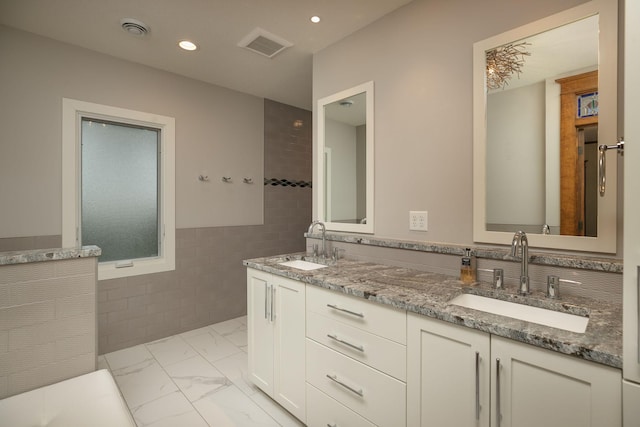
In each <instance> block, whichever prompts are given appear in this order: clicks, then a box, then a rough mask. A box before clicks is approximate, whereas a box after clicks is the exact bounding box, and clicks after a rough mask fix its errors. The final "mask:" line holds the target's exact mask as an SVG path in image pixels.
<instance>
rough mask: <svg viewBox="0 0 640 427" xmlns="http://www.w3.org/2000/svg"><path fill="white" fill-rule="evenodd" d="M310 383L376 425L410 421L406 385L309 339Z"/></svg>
mask: <svg viewBox="0 0 640 427" xmlns="http://www.w3.org/2000/svg"><path fill="white" fill-rule="evenodd" d="M306 360H307V382H308V383H309V384H311V385H312V386H315V387H316V388H318V389H319V390H320V391H322V392H324V393H326V394H327V395H329V396H330V397H332V398H334V399H335V400H337V401H338V402H340V403H342V404H343V405H345V406H346V407H348V408H349V409H351V410H353V411H355V412H356V413H358V414H359V415H362V416H363V417H365V418H366V419H368V420H369V421H371V422H373V423H374V424H376V425H378V426H381V427H384V426H389V427H400V426H404V425H405V424H406V400H407V396H406V389H407V387H406V384H405V383H403V382H401V381H398V380H397V379H395V378H392V377H390V376H389V375H386V374H383V373H382V372H380V371H377V370H375V369H373V368H371V367H369V366H367V365H364V364H362V363H360V362H358V361H356V360H353V359H351V358H349V357H347V356H344V355H342V354H340V353H338V352H336V351H334V350H331V349H330V348H327V347H325V346H323V345H321V344H318V343H317V342H315V341H313V340H311V339H308V338H307V356H306Z"/></svg>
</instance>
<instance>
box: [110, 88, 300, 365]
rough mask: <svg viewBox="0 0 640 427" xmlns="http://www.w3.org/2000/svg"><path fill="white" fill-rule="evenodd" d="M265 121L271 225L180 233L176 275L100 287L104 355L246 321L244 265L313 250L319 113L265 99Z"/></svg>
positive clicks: (117, 281) (267, 206)
mask: <svg viewBox="0 0 640 427" xmlns="http://www.w3.org/2000/svg"><path fill="white" fill-rule="evenodd" d="M264 114H265V117H264V126H265V130H264V177H265V183H266V184H265V185H264V224H263V225H253V226H237V227H209V228H188V229H178V230H176V270H175V271H172V272H167V273H157V274H151V275H145V276H137V277H129V278H123V279H113V280H102V281H100V282H99V283H98V290H99V291H98V340H99V353H101V354H102V353H107V352H110V351H114V350H117V349H120V348H125V347H129V346H132V345H136V344H140V343H143V342H147V341H150V340H154V339H158V338H162V337H166V336H168V335H173V334H176V333H179V332H183V331H186V330H189V329H194V328H198V327H201V326H206V325H209V324H211V323H216V322H220V321H223V320H227V319H230V318H233V317H237V316H241V315H244V314H245V313H246V306H247V290H246V269H245V267H244V266H243V265H242V260H244V259H247V258H256V257H261V256H269V255H275V254H278V253H287V252H298V251H303V250H304V249H305V239H304V232H305V231H306V229H307V227H308V226H309V224H310V222H311V187H310V186H308V185H307V186H304V184H299V183H301V182H302V183H307V184H308V183H310V181H311V176H312V169H311V157H312V156H311V150H312V147H311V112H310V111H306V110H302V109H299V108H295V107H291V106H288V105H285V104H280V103H277V102H274V101H270V100H265V103H264ZM276 181H277V185H272V183H273V182H276ZM286 182H289V183H291V184H294V185H295V186H292V185H287V184H286Z"/></svg>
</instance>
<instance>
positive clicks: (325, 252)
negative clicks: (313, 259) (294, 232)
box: [307, 220, 327, 258]
mask: <svg viewBox="0 0 640 427" xmlns="http://www.w3.org/2000/svg"><path fill="white" fill-rule="evenodd" d="M316 225H317V226H318V227H320V231H321V232H322V258H326V257H327V245H326V238H325V231H326V228H325V227H324V224H323V223H322V222H320V221H317V220H316V221H313V222H312V223H311V225H310V226H309V230H307V233H309V234H311V233H313V229H314V228H315V227H316Z"/></svg>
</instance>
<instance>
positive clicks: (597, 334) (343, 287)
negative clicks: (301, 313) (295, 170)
mask: <svg viewBox="0 0 640 427" xmlns="http://www.w3.org/2000/svg"><path fill="white" fill-rule="evenodd" d="M301 258H303V259H306V260H309V261H316V262H318V261H317V260H314V259H313V257H310V256H307V255H305V254H303V253H298V254H290V255H281V256H274V257H268V258H256V259H251V260H246V261H244V265H245V266H247V267H251V268H255V269H257V270H262V271H266V272H268V273H273V274H276V275H279V276H283V277H288V278H291V279H295V280H299V281H302V282H304V283H308V284H310V285H314V286H319V287H322V288H326V289H331V290H334V291H338V292H342V293H344V294H347V295H352V296H355V297H359V298H364V299H366V300H369V301H373V302H375V303H379V304H386V305H391V306H393V307H396V308H399V309H403V310H407V311H408V312H411V313H418V314H421V315H424V316H428V317H433V318H436V319H440V320H444V321H446V322H450V323H454V324H457V325H463V326H466V327H469V328H473V329H478V330H480V331H484V332H488V333H491V334H494V335H498V336H501V337H505V338H510V339H513V340H515V341H520V342H523V343H527V344H532V345H535V346H538V347H542V348H546V349H550V350H554V351H557V352H560V353H564V354H568V355H572V356H576V357H579V358H581V359H585V360H589V361H593V362H597V363H602V364H604V365H608V366H612V367H614V368H622V306H621V305H618V304H612V303H609V302H604V301H598V300H592V299H587V298H581V297H573V296H562V298H561V299H559V300H550V299H548V298H546V296H545V295H544V293H542V292H538V291H534V292H532V293H531V295H528V296H526V297H522V296H520V295H517V293H516V289H515V287H508V288H507V289H505V290H499V291H497V290H495V289H492V288H491V285H490V284H489V283H483V282H479V283H477V284H474V285H472V286H465V285H464V284H463V283H462V282H461V281H460V280H458V278H457V277H453V276H447V275H444V274H438V273H430V272H424V271H419V270H415V269H410V268H404V267H395V266H389V265H383V264H376V263H371V262H363V261H353V260H348V259H341V260H339V261H338V262H337V263H336V262H334V263H329V264H332V265H329V267H327V268H321V269H318V270H311V271H304V270H299V269H296V268H291V267H286V266H283V265H279V263H280V262H283V261H289V260H294V259H301ZM321 263H326V262H321ZM462 293H473V294H478V295H483V296H489V297H493V298H498V299H502V300H507V301H513V302H519V303H525V304H527V305H532V306H537V307H542V308H549V309H553V310H556V311H562V312H566V313H571V314H578V315H583V316H585V315H586V316H588V317H589V324H588V326H587V330H586V331H585V333H583V334H581V333H575V332H568V331H565V330H561V329H556V328H552V327H548V326H542V325H538V324H535V323H530V322H525V321H522V320H518V319H513V318H510V317H504V316H499V315H494V314H491V313H486V312H482V311H477V310H472V309H468V308H464V307H460V306H456V305H450V304H448V301H449V300H451V299H452V298H455V297H456V296H458V295H460V294H462Z"/></svg>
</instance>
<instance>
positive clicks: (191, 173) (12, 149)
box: [0, 26, 264, 237]
mask: <svg viewBox="0 0 640 427" xmlns="http://www.w3.org/2000/svg"><path fill="white" fill-rule="evenodd" d="M0 58H2V61H1V62H0V93H1V94H2V102H1V103H0V129H2V137H1V138H2V139H1V140H0V150H1V151H0V153H1V155H0V171H2V172H1V174H2V175H1V177H2V179H0V200H2V221H0V237H26V236H48V235H59V234H61V221H62V219H61V168H62V163H61V155H62V154H61V146H62V131H61V123H62V98H63V97H66V98H73V99H78V100H81V101H88V102H94V103H99V104H105V105H110V106H115V107H121V108H127V109H132V110H138V111H144V112H149V113H157V114H161V115H166V116H171V117H174V118H175V119H176V227H177V228H192V227H212V226H237V225H255V224H261V223H262V222H263V218H262V206H263V200H262V191H260V190H261V189H260V186H259V185H256V186H253V187H251V186H248V185H244V184H242V178H243V177H252V178H253V179H254V181H256V182H261V181H262V177H263V144H264V136H263V132H264V123H263V121H264V111H263V99H262V98H257V97H255V96H251V95H246V94H243V93H240V92H236V91H232V90H229V89H225V88H222V87H218V86H213V85H210V84H206V83H202V82H198V81H196V80H192V79H188V78H184V77H180V76H177V75H175V74H171V73H167V72H164V71H160V70H156V69H153V68H149V67H145V66H142V65H138V64H134V63H131V62H127V61H122V60H119V59H116V58H113V57H110V56H107V55H103V54H99V53H96V52H92V51H89V50H86V49H82V48H78V47H75V46H71V45H67V44H63V43H59V42H56V41H53V40H51V39H47V38H44V37H40V36H36V35H33V34H30V33H26V32H23V31H17V30H13V29H10V28H8V27H2V26H0ZM185 60H188V58H187V59H185ZM201 173H205V174H208V175H209V177H210V178H211V181H210V182H208V183H202V182H200V181H198V175H200V174H201ZM222 176H231V177H233V178H234V180H235V183H234V184H233V185H227V184H224V183H223V182H222V181H221V177H222Z"/></svg>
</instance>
